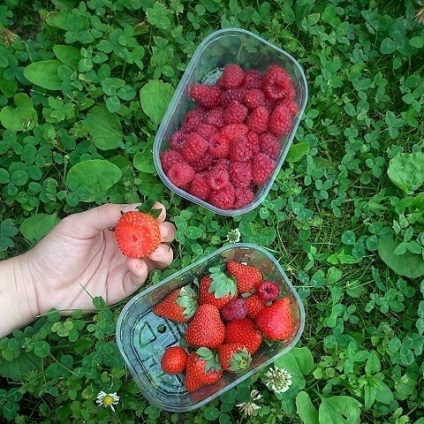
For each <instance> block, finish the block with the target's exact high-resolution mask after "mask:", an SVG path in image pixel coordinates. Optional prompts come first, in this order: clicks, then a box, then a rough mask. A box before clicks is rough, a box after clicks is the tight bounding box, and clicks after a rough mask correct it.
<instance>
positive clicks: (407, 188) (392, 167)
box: [387, 152, 424, 194]
mask: <svg viewBox="0 0 424 424" xmlns="http://www.w3.org/2000/svg"><path fill="white" fill-rule="evenodd" d="M387 175H388V176H389V178H390V179H391V181H392V182H393V184H395V185H397V186H398V187H399V188H400V189H401V190H402V191H403V192H404V193H406V194H412V193H413V192H414V191H415V190H417V189H418V188H420V187H421V186H422V185H423V184H424V153H421V152H416V153H398V154H397V155H396V156H395V157H394V158H392V159H391V160H390V162H389V168H388V169H387Z"/></svg>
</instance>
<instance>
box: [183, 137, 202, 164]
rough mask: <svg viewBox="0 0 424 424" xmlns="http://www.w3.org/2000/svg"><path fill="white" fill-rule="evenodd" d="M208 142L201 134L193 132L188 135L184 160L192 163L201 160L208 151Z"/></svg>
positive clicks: (184, 147)
mask: <svg viewBox="0 0 424 424" xmlns="http://www.w3.org/2000/svg"><path fill="white" fill-rule="evenodd" d="M208 145H209V144H208V142H207V141H206V140H205V139H204V138H203V137H202V136H200V135H199V134H197V133H195V132H191V133H190V134H188V135H187V137H186V141H185V143H184V146H183V147H182V150H181V154H182V156H183V158H184V159H185V160H186V161H187V162H189V163H191V162H194V161H196V160H198V159H200V158H201V157H202V156H203V155H204V154H205V153H206V150H208Z"/></svg>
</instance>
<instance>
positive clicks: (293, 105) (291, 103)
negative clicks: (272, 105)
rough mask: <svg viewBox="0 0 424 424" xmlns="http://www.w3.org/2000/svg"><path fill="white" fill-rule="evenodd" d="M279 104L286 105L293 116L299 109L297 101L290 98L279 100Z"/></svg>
mask: <svg viewBox="0 0 424 424" xmlns="http://www.w3.org/2000/svg"><path fill="white" fill-rule="evenodd" d="M278 104H279V105H282V106H286V107H287V110H288V111H289V113H290V115H291V116H295V115H296V114H297V112H298V110H299V107H298V106H297V103H296V102H295V101H293V100H291V99H288V98H287V99H283V100H281V101H279V102H278Z"/></svg>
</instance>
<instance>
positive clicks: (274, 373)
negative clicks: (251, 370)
mask: <svg viewBox="0 0 424 424" xmlns="http://www.w3.org/2000/svg"><path fill="white" fill-rule="evenodd" d="M265 377H266V378H267V380H266V381H265V385H266V386H267V387H268V389H270V390H272V391H273V392H275V393H284V392H287V390H288V389H289V387H290V386H291V384H292V375H291V374H290V373H289V372H288V371H287V370H285V369H284V368H277V367H273V368H270V369H269V370H268V372H267V373H266V374H265Z"/></svg>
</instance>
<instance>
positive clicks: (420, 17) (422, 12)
mask: <svg viewBox="0 0 424 424" xmlns="http://www.w3.org/2000/svg"><path fill="white" fill-rule="evenodd" d="M415 19H416V20H417V21H418V22H419V23H420V24H423V25H424V6H421V7H420V8H419V9H417V13H416V15H415Z"/></svg>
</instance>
